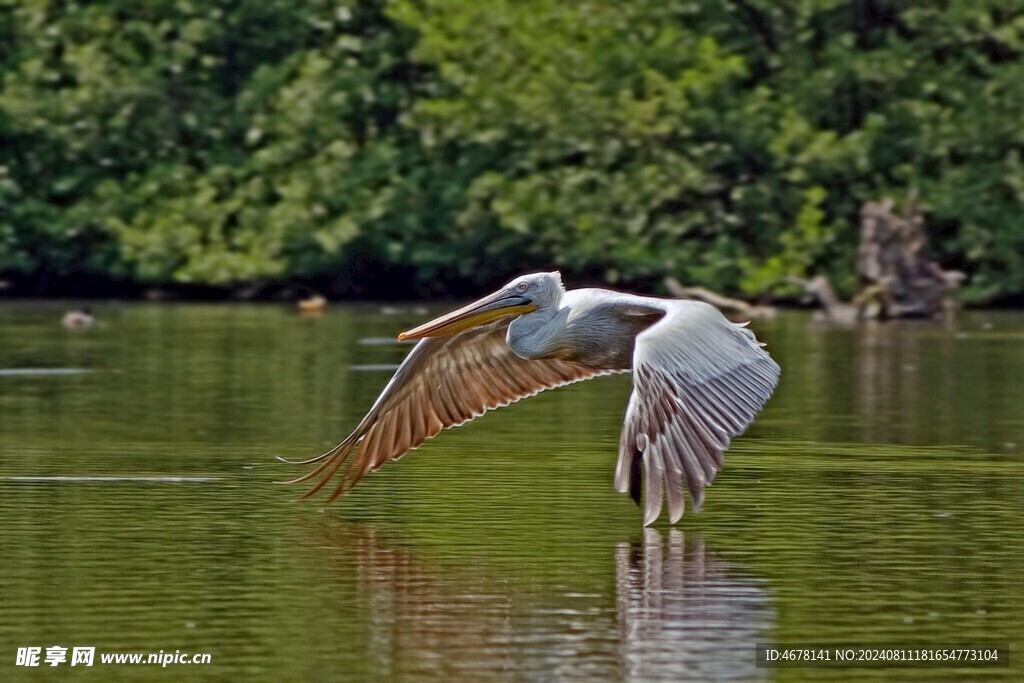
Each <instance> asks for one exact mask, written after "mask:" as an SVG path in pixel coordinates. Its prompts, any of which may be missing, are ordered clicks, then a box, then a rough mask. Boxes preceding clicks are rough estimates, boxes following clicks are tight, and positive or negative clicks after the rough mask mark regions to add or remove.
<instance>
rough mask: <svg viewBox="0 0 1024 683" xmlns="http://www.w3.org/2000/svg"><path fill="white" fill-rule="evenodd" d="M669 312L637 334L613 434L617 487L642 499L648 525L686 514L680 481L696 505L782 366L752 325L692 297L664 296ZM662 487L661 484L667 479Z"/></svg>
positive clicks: (771, 386)
mask: <svg viewBox="0 0 1024 683" xmlns="http://www.w3.org/2000/svg"><path fill="white" fill-rule="evenodd" d="M666 310H667V311H668V313H667V315H666V316H665V317H664V318H662V319H661V320H660V321H658V322H657V323H655V324H654V325H651V326H650V327H649V328H647V329H646V330H645V331H643V332H641V333H640V334H639V335H638V336H637V338H636V347H635V350H634V352H633V394H632V395H631V396H630V398H629V406H628V407H627V409H626V418H625V424H624V425H623V428H622V436H621V438H620V441H619V461H618V465H617V466H616V469H615V488H616V490H618V491H621V492H626V491H629V492H630V494H631V495H632V496H633V499H634V500H636V501H637V502H638V503H639V502H640V476H641V467H642V470H643V475H644V484H645V486H644V488H646V491H647V499H646V501H645V505H644V524H645V525H647V524H650V523H651V522H653V521H654V520H655V519H657V518H658V515H659V514H660V513H661V505H662V497H663V491H664V492H665V494H666V495H667V498H668V510H669V518H670V519H671V521H672V522H675V521H677V520H678V519H679V518H680V517H682V516H683V509H684V493H683V485H684V483H685V485H686V487H687V488H688V489H689V491H690V496H691V497H692V498H693V503H694V507H695V508H699V507H700V505H701V503H702V502H703V499H704V487H705V486H706V485H707V484H710V483H711V481H712V480H713V479H714V477H715V473H716V472H717V471H718V470H719V469H720V468H721V467H722V462H723V455H722V454H723V452H724V451H725V449H726V448H728V446H729V439H731V438H732V437H734V436H736V435H737V434H740V433H741V432H742V431H743V430H744V429H745V428H746V427H747V425H749V424H750V422H751V421H752V420H753V419H754V415H755V414H756V413H757V412H758V411H759V410H760V409H761V408H762V406H764V404H765V402H766V401H767V400H768V397H769V396H771V394H772V390H773V389H774V388H775V384H776V383H777V382H778V379H779V373H780V369H779V366H778V364H777V363H776V362H775V361H774V360H772V358H771V356H769V355H768V353H767V352H766V351H764V350H763V349H762V348H761V346H762V345H761V344H759V343H758V342H757V340H756V339H755V338H754V334H753V332H751V331H750V330H748V329H745V328H744V327H742V326H740V325H736V324H734V323H731V322H729V321H728V320H726V318H725V316H723V315H722V314H721V313H720V312H719V311H718V309H716V308H714V307H712V306H710V305H708V304H705V303H701V302H697V301H673V302H666ZM663 484H664V486H663Z"/></svg>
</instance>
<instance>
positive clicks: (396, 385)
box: [287, 320, 610, 503]
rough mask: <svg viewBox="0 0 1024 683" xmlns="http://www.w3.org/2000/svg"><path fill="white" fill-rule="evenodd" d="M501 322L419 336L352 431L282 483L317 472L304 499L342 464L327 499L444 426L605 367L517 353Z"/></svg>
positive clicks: (336, 495)
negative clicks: (443, 334)
mask: <svg viewBox="0 0 1024 683" xmlns="http://www.w3.org/2000/svg"><path fill="white" fill-rule="evenodd" d="M507 328H508V321H507V320H505V321H499V322H497V323H494V324H492V325H490V326H487V327H482V328H476V329H473V330H469V331H466V332H463V333H462V334H459V335H457V336H454V337H444V338H434V339H425V340H423V341H421V342H420V343H419V344H417V346H416V347H415V348H414V349H413V351H412V352H411V353H410V354H409V356H408V357H407V358H406V360H405V362H403V363H402V365H401V367H399V369H398V370H397V371H396V373H395V375H394V377H393V378H392V380H391V381H390V382H389V383H388V385H387V387H385V389H384V392H383V393H382V394H381V396H380V398H378V399H377V402H376V403H375V404H374V406H373V408H371V409H370V412H369V413H368V414H367V415H366V417H364V418H363V419H362V421H361V422H360V423H359V426H357V427H356V429H355V430H354V431H353V432H352V434H350V435H349V436H348V438H346V439H345V440H344V441H342V442H341V443H340V444H338V445H337V446H335V447H334V448H333V449H331V450H330V451H328V452H326V453H324V454H322V455H320V456H317V457H316V458H311V459H309V460H306V461H304V462H305V463H314V462H320V461H323V462H320V464H319V465H318V466H317V467H316V468H315V469H313V470H312V471H310V472H308V473H306V474H304V475H303V476H301V477H298V478H296V479H293V480H292V481H290V482H287V483H290V484H291V483H299V482H303V481H309V480H311V479H314V478H316V477H320V480H319V481H318V482H317V483H316V485H315V486H313V487H312V488H311V489H310V490H309V491H307V492H306V493H305V494H303V495H302V498H308V497H309V496H312V495H313V494H315V493H316V492H317V491H319V490H320V489H321V488H323V487H324V485H326V483H327V482H328V481H329V480H330V479H331V478H332V477H334V475H335V474H337V473H338V471H339V469H341V468H342V467H343V466H345V469H344V471H343V475H342V477H341V480H340V481H339V483H338V485H337V487H336V488H335V489H334V491H333V493H332V494H331V496H330V498H329V500H328V503H330V502H331V501H333V500H335V499H336V498H337V497H338V496H339V495H341V494H342V493H344V492H345V491H346V490H349V489H351V488H352V487H353V486H355V484H356V483H357V482H358V481H359V480H360V479H362V478H363V476H365V475H366V473H367V472H370V471H373V470H375V469H377V468H378V467H380V466H381V465H383V464H384V463H385V462H387V461H388V460H397V459H398V458H400V457H402V456H403V455H405V453H407V452H409V451H410V450H412V449H414V448H416V447H417V446H419V445H421V444H422V443H423V442H424V441H426V440H427V439H429V438H431V437H433V436H435V435H437V434H438V433H439V432H440V431H441V430H442V429H447V428H449V427H456V426H458V425H461V424H463V423H465V422H468V421H469V420H472V419H473V418H475V417H478V416H480V415H482V414H483V413H484V412H485V411H487V410H493V409H495V408H500V407H502V406H506V405H509V404H510V403H514V402H516V401H518V400H520V399H522V398H526V397H527V396H532V395H534V394H536V393H538V392H540V391H543V390H544V389H550V388H554V387H558V386H562V385H565V384H570V383H572V382H576V381H579V380H582V379H588V378H590V377H595V376H597V375H601V374H607V373H608V372H610V371H608V370H602V369H593V368H588V367H585V366H583V365H580V364H577V363H573V362H570V361H565V360H558V359H550V360H524V359H522V358H519V357H518V356H516V355H515V354H514V353H513V352H512V350H511V349H509V348H508V345H507V344H506V343H505V333H506V330H507ZM350 457H351V460H349V458H350ZM346 463H347V465H346Z"/></svg>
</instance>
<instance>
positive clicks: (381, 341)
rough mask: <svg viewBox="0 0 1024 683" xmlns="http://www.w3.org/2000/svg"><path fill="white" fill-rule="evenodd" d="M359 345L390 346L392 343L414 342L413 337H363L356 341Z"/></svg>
mask: <svg viewBox="0 0 1024 683" xmlns="http://www.w3.org/2000/svg"><path fill="white" fill-rule="evenodd" d="M356 343H357V344H359V345H360V346H391V345H393V344H395V345H397V344H415V343H416V340H415V339H409V340H407V341H398V339H396V338H395V337H364V338H363V339H360V340H359V341H357V342H356Z"/></svg>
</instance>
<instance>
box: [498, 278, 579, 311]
mask: <svg viewBox="0 0 1024 683" xmlns="http://www.w3.org/2000/svg"><path fill="white" fill-rule="evenodd" d="M505 289H507V290H509V291H512V292H516V293H517V294H519V295H520V296H522V297H523V298H525V299H527V300H529V302H530V303H531V304H535V305H536V306H537V307H538V308H547V307H550V306H557V305H558V303H559V302H560V301H561V300H562V295H563V294H565V287H564V286H563V285H562V274H561V273H559V272H558V271H557V270H555V271H552V272H550V273H528V274H527V275H520V276H519V277H517V278H515V279H514V280H512V281H511V282H509V283H508V284H507V285H505Z"/></svg>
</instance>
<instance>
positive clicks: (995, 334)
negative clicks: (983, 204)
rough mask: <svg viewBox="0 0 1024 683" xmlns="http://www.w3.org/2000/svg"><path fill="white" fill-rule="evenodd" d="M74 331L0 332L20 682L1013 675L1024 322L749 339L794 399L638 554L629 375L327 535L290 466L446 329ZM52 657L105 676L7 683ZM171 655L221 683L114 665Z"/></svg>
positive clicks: (990, 317)
mask: <svg viewBox="0 0 1024 683" xmlns="http://www.w3.org/2000/svg"><path fill="white" fill-rule="evenodd" d="M68 307H69V306H68V305H62V304H60V303H53V302H48V303H42V304H41V303H37V302H25V303H22V302H7V303H0V552H2V555H0V561H2V570H0V605H2V618H0V679H2V680H15V679H18V680H22V679H23V680H44V679H46V678H47V677H49V678H50V679H52V678H55V677H59V678H60V680H72V679H73V680H115V679H116V680H184V679H198V678H205V679H214V678H216V679H221V680H228V679H230V680H323V681H328V680H354V681H383V680H399V681H421V680H425V679H429V678H436V679H438V680H445V681H468V682H477V681H492V680H513V681H600V680H629V681H661V680H666V681H667V680H680V679H694V680H712V679H730V678H731V679H737V680H760V679H772V680H776V679H777V680H822V679H829V680H850V679H854V678H856V679H876V680H892V679H893V678H894V677H897V676H898V677H900V678H913V679H917V680H934V679H936V678H950V679H952V678H962V677H963V676H964V675H965V673H967V672H965V671H964V670H962V669H961V670H951V669H948V668H947V669H917V670H907V669H903V670H893V669H876V670H871V669H852V670H851V669H833V670H828V669H788V670H764V669H756V668H755V666H754V644H755V643H756V642H771V643H786V642H796V641H816V642H833V643H858V642H859V643H871V644H884V643H915V642H932V643H951V642H963V641H982V642H1003V643H1006V642H1009V643H1010V646H1011V650H1012V657H1013V660H1012V664H1011V668H1009V669H989V670H986V672H985V674H986V675H987V676H990V677H997V678H1003V679H1006V680H1020V678H1021V676H1022V673H1024V670H1022V664H1024V315H1021V314H1014V313H995V312H969V313H966V314H963V315H961V317H960V318H959V320H958V321H957V322H956V324H954V325H942V324H911V325H906V324H899V325H897V324H890V325H866V326H862V327H859V328H838V327H829V326H825V325H823V324H820V323H814V322H812V321H811V318H810V316H809V315H806V314H802V313H788V314H781V315H780V316H779V317H777V318H775V319H774V320H771V321H768V322H759V323H755V325H754V327H755V329H756V330H757V332H758V335H759V337H760V338H761V339H762V340H764V341H766V342H768V345H769V350H770V351H771V352H772V354H773V355H774V356H775V358H776V359H777V360H778V361H779V363H780V364H781V365H782V368H783V377H782V382H781V384H780V386H779V389H778V391H777V392H776V395H775V397H774V399H773V400H772V401H770V402H769V404H768V407H767V408H766V410H765V411H764V412H763V413H762V414H761V416H760V418H759V419H758V420H757V421H756V422H755V423H754V425H753V427H752V428H751V429H750V430H749V431H748V432H747V434H746V435H744V436H743V437H741V438H739V439H737V440H736V441H735V442H734V444H733V447H732V449H731V450H730V452H729V454H728V456H727V459H726V467H725V469H724V471H723V472H722V473H721V474H720V475H719V476H718V478H717V479H716V481H715V485H714V487H712V488H711V489H710V490H709V491H708V495H707V501H706V503H705V507H704V510H703V511H701V512H700V513H699V514H693V513H692V512H690V511H687V514H686V516H685V517H684V518H683V520H682V522H681V523H680V524H678V525H677V526H676V527H675V528H670V527H669V526H668V525H667V524H666V522H665V520H664V517H663V518H662V520H659V523H658V524H657V525H656V526H655V527H654V528H652V529H647V530H644V529H642V528H641V513H640V511H639V510H638V509H637V508H636V507H635V506H634V505H633V504H632V502H631V501H630V500H629V498H628V497H627V496H624V495H620V494H617V493H615V492H614V491H613V490H612V473H613V469H614V465H615V457H616V448H617V443H618V434H619V425H620V423H621V419H622V415H623V412H624V410H625V405H626V400H627V397H628V394H629V391H630V379H629V377H628V376H620V377H609V378H602V379H597V380H593V381H591V382H586V383H581V384H578V385H574V386H571V387H567V388H564V389H559V390H557V391H552V392H548V393H545V394H543V395H540V396H538V397H536V398H532V399H529V400H527V401H524V402H522V403H519V404H517V405H514V406H512V407H510V408H506V409H502V410H499V411H495V412H494V413H491V414H488V415H486V416H485V417H484V418H482V419H480V420H477V421H475V422H473V423H471V424H468V425H466V426H464V427H461V428H459V429H457V430H453V431H450V432H445V433H443V434H441V435H440V436H439V437H438V438H436V439H434V440H432V441H431V442H429V443H428V444H427V445H425V446H424V447H422V448H421V449H420V450H418V451H416V452H415V453H414V454H412V455H410V456H409V457H408V458H406V459H404V460H402V461H401V462H399V463H394V464H391V465H389V466H387V467H385V468H384V469H382V470H381V471H380V472H378V473H376V474H373V475H371V476H369V477H367V479H366V480H364V481H363V482H362V483H361V484H360V485H359V487H358V488H357V489H356V491H355V492H354V493H353V494H352V495H350V496H347V497H346V498H343V499H341V500H340V501H339V503H338V504H336V505H335V506H334V507H332V508H331V509H329V510H328V511H327V512H326V513H325V512H322V511H321V510H320V506H319V505H318V504H316V503H313V504H310V503H304V504H297V503H293V502H292V499H293V498H294V496H295V494H296V493H298V490H296V489H292V488H285V487H281V486H277V485H275V484H274V483H273V482H274V481H275V480H278V479H284V478H289V477H292V476H295V475H296V474H298V473H300V472H302V471H304V468H296V467H293V466H289V465H285V464H281V463H278V462H275V460H274V456H276V455H283V456H285V457H290V458H301V457H308V456H309V455H312V454H315V453H318V452H320V451H322V450H324V449H326V448H327V447H329V446H331V445H333V444H334V443H335V442H336V441H339V440H340V439H341V438H342V437H344V436H345V435H346V434H347V433H348V431H349V430H350V429H351V428H352V427H353V426H354V425H355V423H356V421H357V420H358V419H359V418H360V417H361V416H362V414H363V412H364V411H365V410H366V409H367V408H368V407H369V405H370V403H371V402H372V401H373V399H374V398H375V397H376V395H377V393H378V391H379V390H380V389H381V387H382V386H383V385H384V383H385V382H386V381H387V379H388V377H389V375H390V370H389V369H388V368H390V367H392V366H393V365H395V364H397V363H398V362H399V361H400V360H401V358H402V356H403V355H404V353H405V352H406V351H407V350H408V347H406V346H403V345H398V344H393V343H390V342H389V341H388V340H390V339H393V337H394V334H395V333H396V332H397V331H398V330H401V329H404V328H406V327H408V326H411V325H413V324H416V323H418V322H422V321H423V320H424V319H426V318H427V316H429V315H430V314H432V313H435V312H437V311H438V310H440V308H437V307H433V306H432V307H430V308H429V309H428V310H423V309H419V310H417V307H411V306H395V307H382V306H379V305H377V306H342V305H336V306H332V307H330V308H329V310H328V311H327V312H326V313H325V314H324V315H322V316H320V317H317V318H304V317H300V316H298V315H296V314H294V313H293V312H292V311H291V310H289V309H286V308H284V307H277V306H273V305H195V304H188V305H184V304H181V305H179V304H160V305H158V304H110V303H97V304H95V305H94V306H93V309H94V310H95V312H96V313H97V316H98V318H99V320H100V321H101V323H100V325H99V326H98V327H95V328H92V329H88V330H79V331H68V330H65V329H63V328H62V327H61V325H60V317H61V315H62V313H63V311H65V310H67V308H68ZM42 370H49V371H50V372H40V371H42ZM55 370H61V372H54V371H55ZM72 370H82V371H87V372H70V371H72ZM51 645H61V646H64V647H69V648H70V647H73V646H94V647H96V652H97V655H96V664H95V665H94V666H93V667H92V668H91V669H85V670H83V669H82V667H80V666H79V667H76V668H75V669H74V670H70V667H69V665H68V664H64V665H61V666H62V667H63V668H62V669H60V671H59V674H60V675H59V676H57V672H55V671H53V670H51V669H50V668H49V667H45V666H44V667H41V668H45V669H46V671H42V670H40V669H27V668H19V667H16V666H14V664H15V654H16V650H17V648H18V647H24V646H42V647H43V648H44V650H43V653H44V655H45V648H46V647H49V646H51ZM160 650H163V651H165V652H174V651H175V650H181V651H182V652H188V653H196V652H208V653H211V655H212V663H211V664H210V665H207V666H194V667H185V666H184V665H178V666H176V667H175V666H174V665H171V666H169V667H168V668H167V669H160V667H159V666H148V667H147V666H145V665H142V666H135V667H132V666H127V665H123V666H112V665H106V666H103V665H100V663H99V654H100V653H102V652H147V653H148V652H158V651H160ZM69 653H70V651H69Z"/></svg>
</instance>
